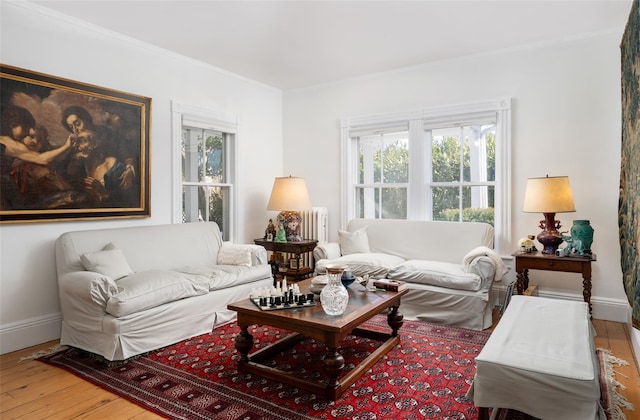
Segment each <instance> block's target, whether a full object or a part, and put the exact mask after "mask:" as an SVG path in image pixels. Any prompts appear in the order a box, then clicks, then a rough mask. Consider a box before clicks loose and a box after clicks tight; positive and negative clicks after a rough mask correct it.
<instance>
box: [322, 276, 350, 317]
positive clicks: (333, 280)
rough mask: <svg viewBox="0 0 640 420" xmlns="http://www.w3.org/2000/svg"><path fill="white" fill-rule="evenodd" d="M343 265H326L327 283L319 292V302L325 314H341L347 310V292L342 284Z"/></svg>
mask: <svg viewBox="0 0 640 420" xmlns="http://www.w3.org/2000/svg"><path fill="white" fill-rule="evenodd" d="M345 269H346V267H345V266H341V265H331V266H327V285H326V286H324V287H323V288H322V291H321V292H320V303H322V309H323V310H324V311H325V313H326V314H327V315H342V314H343V313H344V311H346V310H347V304H348V303H349V292H347V288H346V287H344V285H343V284H342V280H341V278H342V273H343V272H344V270H345Z"/></svg>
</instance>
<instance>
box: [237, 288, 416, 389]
mask: <svg viewBox="0 0 640 420" xmlns="http://www.w3.org/2000/svg"><path fill="white" fill-rule="evenodd" d="M298 285H299V287H300V290H301V292H302V293H308V290H309V286H310V285H311V280H310V279H307V280H304V281H302V282H299V283H298ZM347 290H348V291H349V305H348V307H347V310H346V312H345V313H344V314H343V315H340V316H331V315H327V314H325V312H324V311H323V310H322V305H320V303H319V297H318V296H317V295H316V299H317V300H318V305H316V306H312V307H306V308H296V309H282V310H275V311H263V310H261V309H260V308H258V307H257V306H256V305H255V304H254V303H253V302H252V301H251V300H249V299H248V298H247V299H244V300H241V301H239V302H235V303H231V304H229V305H227V308H228V309H230V310H233V311H236V312H237V313H238V326H239V327H240V333H239V334H238V335H236V337H235V347H236V349H237V350H238V353H240V359H239V360H238V370H240V371H245V372H250V373H255V374H258V375H261V376H264V377H266V378H269V379H273V380H276V381H279V382H282V383H284V384H287V385H291V386H295V387H297V388H301V389H305V390H307V391H311V392H313V393H316V394H320V395H324V396H325V397H326V398H328V399H330V400H335V399H337V398H338V397H340V395H342V393H344V391H346V390H347V388H349V387H350V386H351V385H352V384H353V383H354V382H355V381H356V380H357V379H358V378H359V377H361V376H362V375H363V374H364V373H365V372H366V371H367V370H368V369H369V368H370V367H371V366H373V365H374V364H375V363H376V362H377V361H378V360H380V358H382V356H384V355H385V354H386V353H387V352H388V351H389V350H391V349H392V348H393V347H394V346H395V345H396V344H398V343H400V337H399V336H398V330H399V329H400V327H401V326H402V323H403V316H402V314H401V313H400V312H399V311H398V307H399V306H400V298H401V297H402V295H404V294H405V293H406V292H407V291H406V290H403V291H401V292H389V291H376V292H370V291H366V290H365V289H364V287H362V286H361V285H359V284H352V285H351V286H350V287H348V288H347ZM386 309H389V312H388V314H387V322H388V323H389V327H391V332H390V333H384V332H381V331H372V330H368V329H364V328H360V325H362V323H364V322H365V321H367V320H369V319H371V318H372V317H373V316H374V315H377V314H379V313H381V312H383V311H384V310H386ZM255 324H257V325H270V326H273V327H277V328H281V329H284V330H287V331H292V334H290V335H288V336H286V337H284V338H282V339H280V340H279V341H277V342H275V343H273V344H271V345H269V346H267V347H264V348H262V349H260V350H257V351H255V352H253V353H251V354H249V351H250V350H251V348H252V347H253V336H252V335H251V334H250V333H249V331H248V328H249V326H251V325H255ZM349 334H354V335H358V336H361V337H367V338H370V339H374V340H379V341H381V344H380V346H379V347H378V348H377V349H376V350H374V351H373V352H372V353H371V354H370V355H369V356H368V357H367V358H365V359H364V360H362V361H361V362H360V363H359V364H358V365H356V366H355V367H354V368H353V369H351V370H350V371H348V372H346V373H345V374H344V375H342V377H340V374H341V373H342V371H343V369H344V366H345V361H344V357H343V356H342V355H341V354H340V343H341V342H342V340H343V339H344V338H345V337H346V336H347V335H349ZM307 337H311V338H313V339H315V340H316V341H318V342H322V343H324V344H325V346H326V353H325V355H324V357H323V358H322V364H323V368H324V372H325V374H326V376H327V377H326V378H325V380H318V381H313V380H309V379H306V378H301V377H298V376H295V375H293V374H291V373H289V372H286V371H283V370H280V369H276V368H273V367H270V366H265V365H263V364H260V362H261V361H263V360H268V359H269V358H271V357H273V356H274V355H276V354H278V353H280V352H281V351H282V350H283V349H285V348H287V347H289V346H292V345H294V344H295V343H297V342H299V341H301V340H303V339H305V338H307Z"/></svg>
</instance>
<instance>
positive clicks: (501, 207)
mask: <svg viewBox="0 0 640 420" xmlns="http://www.w3.org/2000/svg"><path fill="white" fill-rule="evenodd" d="M487 112H495V113H496V117H497V120H496V132H497V133H500V137H501V140H500V142H499V145H496V168H495V171H496V172H495V177H496V179H495V185H496V188H495V197H494V200H495V208H494V215H495V226H494V229H495V243H494V248H495V249H496V251H497V252H499V253H500V254H505V255H508V254H509V253H510V251H509V250H510V249H511V200H510V197H509V196H510V192H511V98H499V99H495V100H489V101H484V102H476V103H470V104H462V105H450V106H442V107H434V108H428V109H421V110H415V111H408V112H398V113H390V114H385V115H375V116H363V117H350V118H344V119H342V120H340V132H341V141H342V147H341V149H342V156H341V159H342V165H341V166H342V176H341V183H340V194H341V199H342V205H341V206H340V207H341V214H340V226H341V228H342V229H344V228H345V226H346V224H347V222H348V221H349V220H350V219H352V218H353V217H355V215H354V214H353V211H354V210H355V203H354V202H353V201H354V194H352V191H351V185H353V184H354V183H356V181H357V174H358V172H357V170H358V168H357V165H356V160H355V156H357V153H358V151H357V150H356V144H355V142H353V141H351V135H352V134H353V133H354V132H356V133H362V134H364V133H373V132H375V131H376V129H379V130H382V129H385V128H388V127H395V126H403V125H404V126H405V127H406V124H407V123H409V131H410V132H411V133H414V134H415V133H418V132H419V131H420V132H423V125H424V121H429V122H430V123H433V122H442V123H443V124H446V123H447V122H448V121H451V120H452V119H454V120H458V119H461V118H464V117H465V116H468V117H474V116H475V115H481V114H486V113H487ZM414 152H420V153H422V152H424V151H416V150H411V153H410V155H409V156H410V159H411V156H412V155H414V156H420V154H416V153H414ZM411 163H412V162H410V164H411ZM414 181H415V180H412V179H410V180H409V182H414ZM416 199H417V200H420V201H425V202H422V203H419V204H420V206H419V207H420V208H423V207H424V206H426V205H428V203H427V202H426V200H425V198H424V197H422V198H420V197H411V196H409V197H407V200H408V208H407V210H408V214H407V218H408V219H415V218H416V216H417V215H416V214H413V213H412V210H411V208H412V205H411V204H412V203H410V202H409V201H410V200H416ZM414 208H415V206H414Z"/></svg>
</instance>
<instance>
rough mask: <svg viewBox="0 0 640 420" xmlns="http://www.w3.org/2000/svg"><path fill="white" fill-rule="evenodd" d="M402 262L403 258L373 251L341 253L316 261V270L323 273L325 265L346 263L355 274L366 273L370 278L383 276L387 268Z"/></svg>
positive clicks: (385, 274) (361, 274) (387, 270)
mask: <svg viewBox="0 0 640 420" xmlns="http://www.w3.org/2000/svg"><path fill="white" fill-rule="evenodd" d="M402 262H404V259H403V258H400V257H398V256H395V255H390V254H378V253H375V252H369V253H358V254H350V255H343V256H342V257H339V258H334V259H331V260H320V261H318V262H317V263H316V271H317V272H318V273H324V272H325V271H326V267H327V265H331V264H340V265H346V266H347V267H348V268H349V270H351V272H352V273H353V275H355V276H363V275H365V274H368V275H369V276H370V277H371V278H384V277H386V276H387V273H388V272H389V270H390V269H391V268H393V267H395V266H397V265H398V264H400V263H402Z"/></svg>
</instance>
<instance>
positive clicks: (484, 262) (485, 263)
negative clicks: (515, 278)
mask: <svg viewBox="0 0 640 420" xmlns="http://www.w3.org/2000/svg"><path fill="white" fill-rule="evenodd" d="M469 271H470V272H471V273H474V274H477V275H478V276H480V278H481V279H482V282H481V286H480V289H481V290H489V289H490V288H491V285H492V284H493V280H494V278H495V276H496V264H495V262H494V261H493V260H492V259H491V258H489V257H485V256H483V257H476V258H474V259H473V260H472V261H471V264H469Z"/></svg>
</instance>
